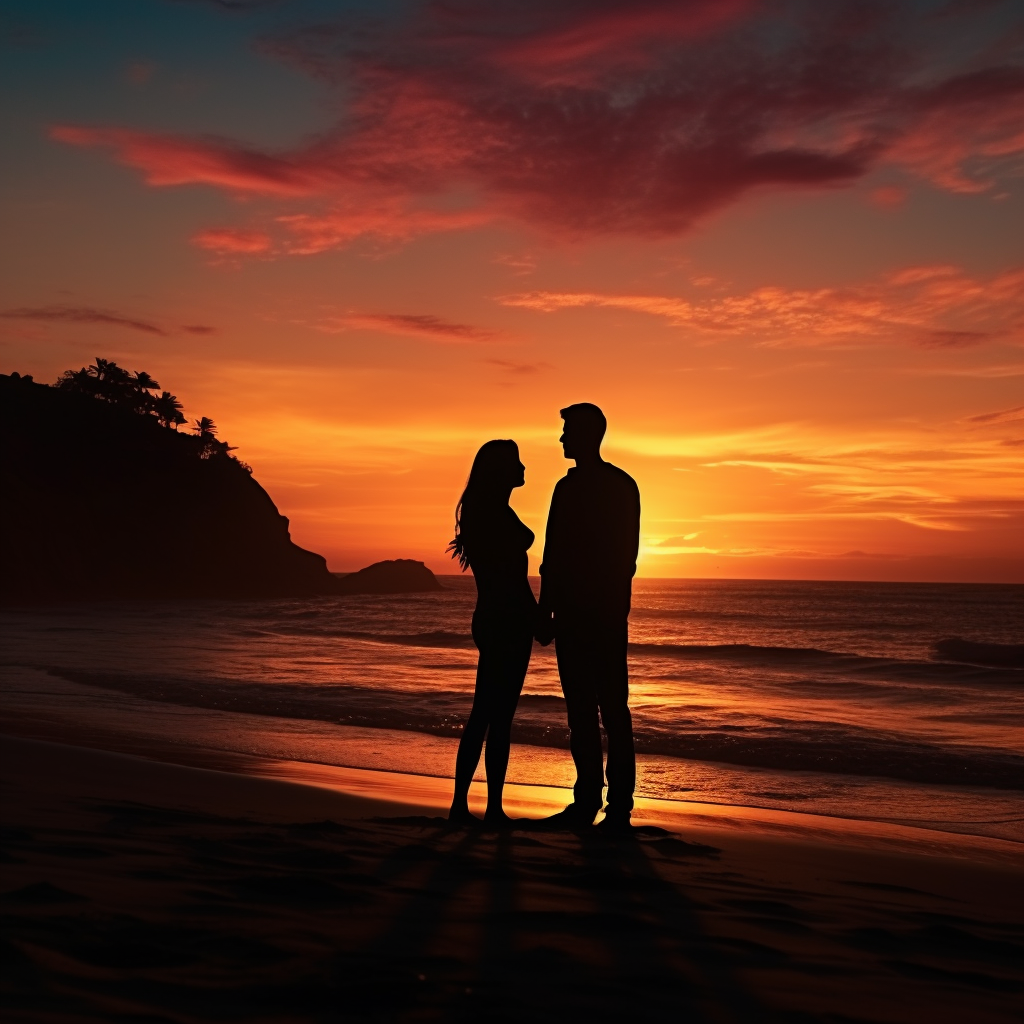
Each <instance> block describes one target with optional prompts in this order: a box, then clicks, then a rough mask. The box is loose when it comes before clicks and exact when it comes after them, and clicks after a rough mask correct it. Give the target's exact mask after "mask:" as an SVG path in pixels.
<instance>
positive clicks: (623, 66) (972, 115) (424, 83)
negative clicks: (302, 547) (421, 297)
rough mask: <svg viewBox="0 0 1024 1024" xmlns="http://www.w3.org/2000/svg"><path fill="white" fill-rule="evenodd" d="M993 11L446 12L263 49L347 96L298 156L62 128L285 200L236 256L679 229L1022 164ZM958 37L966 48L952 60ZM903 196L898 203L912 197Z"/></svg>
mask: <svg viewBox="0 0 1024 1024" xmlns="http://www.w3.org/2000/svg"><path fill="white" fill-rule="evenodd" d="M951 11H952V9H951ZM989 16H990V15H989V13H987V12H986V11H985V10H984V9H982V8H977V7H970V6H968V7H964V8H963V9H962V10H961V11H960V12H959V13H957V12H956V11H952V13H949V14H948V16H947V17H945V18H944V19H941V20H939V21H936V20H935V19H931V20H930V21H929V20H928V18H927V17H926V16H925V15H919V14H917V13H915V12H914V11H913V10H912V9H911V8H901V7H900V6H899V5H895V6H893V5H866V4H861V3H857V2H853V0H849V2H845V0H835V2H833V3H829V4H821V3H819V2H810V0H780V2H779V3H777V4H772V5H768V4H765V3H760V2H755V0H646V2H641V0H631V2H626V0H586V2H584V0H565V2H564V3H559V4H551V3H547V2H545V3H541V2H539V0H516V2H512V0H488V2H473V0H469V2H464V3H460V4H447V3H446V4H423V5H420V6H418V7H414V8H412V10H411V13H409V14H408V15H407V16H405V17H404V19H403V20H402V21H401V22H400V23H399V22H386V21H383V20H382V21H379V22H374V21H370V20H364V21H359V22H355V21H352V20H351V19H350V20H349V21H346V22H339V23H338V24H334V25H332V24H326V25H317V26H314V27H311V28H308V29H305V30H296V31H294V32H292V33H291V34H290V35H288V36H287V37H279V38H275V39H267V40H264V42H263V46H264V49H265V50H266V51H267V52H268V53H272V54H274V55H276V56H278V57H279V58H282V59H285V60H288V61H290V62H291V63H293V64H295V65H297V66H298V67H299V68H300V69H302V70H304V71H305V72H306V73H308V74H310V75H314V76H316V77H318V78H319V79H321V80H322V81H323V82H324V83H326V85H327V86H328V87H329V88H331V89H335V90H336V93H335V95H336V97H337V103H338V108H339V109H338V119H337V127H336V128H335V129H333V130H332V131H330V132H328V133H326V134H325V135H324V136H323V137H321V138H318V139H316V140H313V141H312V142H310V143H309V144H308V145H305V146H300V147H297V148H295V149H294V150H292V151H290V152H284V153H263V152H259V151H257V150H255V149H253V148H252V147H246V146H241V145H238V144H236V143H233V142H231V141H228V140H223V139H215V138H184V137H172V136H164V135H157V134H153V133H145V132H137V131H130V130H127V129H122V128H97V127H75V126H58V127H55V128H54V129H52V131H51V135H52V137H53V138H54V139H56V140H58V141H61V142H65V143H69V144H72V145H77V146H92V147H101V148H106V149H109V150H111V151H112V152H113V153H114V156H115V159H117V160H118V161H119V162H121V163H123V164H126V165H128V166H131V167H134V168H136V169H138V170H139V171H140V172H141V173H142V174H143V176H144V178H145V180H146V181H147V182H148V183H149V184H151V185H154V186H171V185H186V184H202V185H207V186H212V187H216V188H220V189H223V190H225V191H228V192H231V193H237V194H260V195H264V196H268V197H271V198H273V199H275V200H277V201H278V202H279V203H281V204H282V208H280V209H279V210H278V211H277V216H276V220H275V222H274V223H275V225H276V227H275V229H274V230H275V231H278V232H280V233H281V235H282V241H281V244H280V245H279V246H271V244H270V242H269V239H268V240H267V241H266V244H263V242H262V238H263V237H266V235H267V226H266V225H264V226H263V227H262V228H261V229H260V230H259V231H257V232H255V233H256V234H259V235H260V236H261V241H260V243H259V247H255V248H245V246H244V244H243V242H242V239H243V235H242V234H241V233H240V234H238V235H236V236H235V237H234V239H232V237H231V236H229V235H228V234H227V233H226V232H227V231H229V230H231V229H217V231H219V232H220V235H219V236H217V235H215V234H212V233H211V232H204V233H201V234H200V235H199V236H197V243H198V244H200V245H204V246H205V247H206V248H209V249H211V250H212V251H217V252H231V253H235V254H244V253H246V252H252V253H267V252H271V251H274V252H280V253H311V252H319V251H323V250H325V249H330V248H336V247H341V246H345V245H349V244H351V243H352V242H353V241H355V240H356V239H359V238H364V237H365V238H375V239H379V240H384V241H386V242H402V241H405V240H408V239H410V238H413V237H416V236H418V235H422V234H426V233H431V232H437V231H450V230H464V229H467V228H473V227H477V226H479V225H482V224H487V223H490V222H492V221H496V220H501V221H512V222H518V223H520V224H527V225H530V226H532V227H533V228H535V229H537V230H538V231H540V232H543V233H546V234H548V235H552V236H560V237H568V238H587V237H592V236H596V235H602V234H603V235H610V234H628V235H634V236H647V237H654V236H668V235H673V234H679V233H681V232H685V231H686V230H688V229H689V228H690V227H691V226H692V225H693V224H694V223H695V221H697V220H699V219H700V218H702V217H705V216H707V215H708V214H710V213H713V212H714V211H716V210H719V209H721V208H723V207H725V206H727V205H729V204H731V203H735V202H737V201H738V200H740V199H741V198H742V197H743V196H745V195H747V194H748V193H750V192H751V191H752V190H757V189H765V188H774V189H808V188H811V189H820V188H835V187H841V186H845V185H849V184H851V183H853V182H856V181H857V180H859V179H860V178H862V177H863V176H864V175H865V174H866V173H867V172H868V171H870V170H872V169H873V168H876V167H878V166H882V165H885V164H890V165H894V166H896V167H898V168H900V169H902V170H903V171H905V172H906V173H908V174H910V175H913V176H916V177H918V178H920V179H924V180H927V181H929V182H931V183H932V184H934V185H935V186H937V187H939V188H944V189H948V190H952V191H959V192H972V191H974V192H977V191H984V190H986V189H989V188H990V187H992V185H993V183H994V182H996V181H997V180H999V179H1000V177H1001V176H1005V175H1007V174H1013V173H1017V171H1018V169H1019V161H1020V158H1021V155H1022V154H1024V70H1022V69H1021V68H1019V67H1016V66H1012V65H1009V64H1007V65H1000V64H998V63H997V59H996V57H994V56H992V54H993V53H995V52H996V51H995V50H992V51H991V52H990V51H986V50H985V48H984V46H983V44H982V43H977V44H974V43H971V42H969V41H968V40H970V39H971V38H972V32H973V31H974V30H976V29H979V27H980V28H985V26H986V24H987V22H986V20H985V19H986V18H988V17H989ZM922 19H923V20H922ZM989 28H991V26H989ZM940 31H941V32H945V33H946V37H948V38H947V41H948V40H949V39H954V38H955V39H956V40H957V41H958V47H957V48H953V49H952V50H950V52H951V53H954V54H955V58H950V57H949V55H948V54H947V55H946V56H945V57H943V58H942V59H939V58H937V57H933V56H929V53H931V52H937V51H934V48H933V50H929V49H928V48H929V47H931V46H932V41H931V38H932V36H934V35H935V33H937V32H940ZM975 34H977V33H975ZM983 34H984V33H982V35H983ZM979 38H980V37H979ZM1015 161H1016V163H1015ZM897 188H898V187H897V186H887V187H886V188H885V189H884V190H876V193H875V197H874V198H875V201H876V202H879V203H882V204H883V205H884V204H889V205H894V204H895V203H896V202H897ZM218 237H219V238H220V241H221V243H222V244H219V245H218V244H213V243H214V242H216V241H217V238H218ZM233 244H234V245H235V247H232V245H233Z"/></svg>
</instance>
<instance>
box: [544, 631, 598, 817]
mask: <svg viewBox="0 0 1024 1024" xmlns="http://www.w3.org/2000/svg"><path fill="white" fill-rule="evenodd" d="M555 655H556V657H557V659H558V676H559V679H560V680H561V683H562V693H563V694H564V695H565V711H566V715H567V717H568V719H569V750H570V751H571V753H572V760H573V763H574V764H575V765H576V785H575V786H573V804H574V806H575V807H576V809H577V811H578V812H579V813H580V814H581V815H583V816H586V815H587V814H591V812H593V814H592V816H591V820H593V815H596V814H597V812H598V811H599V810H600V809H601V802H602V801H601V793H602V790H603V789H604V764H603V760H604V757H603V752H602V750H601V727H600V723H599V721H598V703H597V689H596V686H595V680H594V669H595V665H594V646H593V637H591V636H588V635H586V633H582V632H580V633H577V632H575V631H573V632H568V631H565V632H562V631H560V632H559V633H558V635H557V636H556V638H555Z"/></svg>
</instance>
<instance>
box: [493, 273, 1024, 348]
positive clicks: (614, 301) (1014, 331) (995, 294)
mask: <svg viewBox="0 0 1024 1024" xmlns="http://www.w3.org/2000/svg"><path fill="white" fill-rule="evenodd" d="M499 301H500V302H501V303H502V304H504V305H506V306H519V307H523V308H526V309H534V310H538V311H540V312H545V313H551V312H554V311H555V310H561V309H572V308H582V307H588V306H589V307H604V308H610V309H621V310H628V311H632V312H637V313H646V314H649V315H652V316H658V317H662V318H663V319H665V320H666V321H668V323H669V324H671V325H672V326H674V327H685V328H687V329H690V330H693V331H697V332H700V333H702V334H706V335H738V336H749V337H751V338H754V339H756V340H758V341H760V342H761V343H762V344H797V345H815V344H827V343H832V344H836V343H842V344H848V343H850V342H851V341H881V340H886V339H892V338H896V339H901V340H905V341H910V342H913V343H916V344H919V345H924V346H927V347H955V348H962V347H966V346H970V345H977V344H979V343H981V342H985V341H989V340H993V339H1017V340H1019V339H1020V338H1021V331H1022V328H1024V269H1015V270H1010V271H1006V272H1004V273H1002V274H997V275H996V276H994V277H992V278H989V279H988V280H976V279H974V278H971V277H969V276H968V275H966V274H965V273H963V271H961V270H958V269H957V268H955V267H945V266H943V267H910V268H907V269H906V270H903V271H900V272H898V273H896V274H892V275H889V276H888V277H887V278H884V279H882V280H880V281H874V282H867V283H865V284H863V285H860V286H855V287H849V288H817V289H787V288H778V287H774V286H765V287H761V288H755V289H753V290H752V291H749V292H746V293H744V294H738V295H725V296H716V297H714V298H699V299H696V300H692V299H686V298H682V297H675V296H659V295H608V294H598V293H591V292H526V293H522V294H519V295H507V296H503V297H502V298H500V299H499Z"/></svg>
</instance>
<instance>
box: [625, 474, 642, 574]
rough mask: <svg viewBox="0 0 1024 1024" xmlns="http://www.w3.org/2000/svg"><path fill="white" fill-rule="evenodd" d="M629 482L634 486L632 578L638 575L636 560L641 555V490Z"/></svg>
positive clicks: (631, 550)
mask: <svg viewBox="0 0 1024 1024" xmlns="http://www.w3.org/2000/svg"><path fill="white" fill-rule="evenodd" d="M629 482H630V483H631V484H632V487H631V488H630V510H629V530H630V533H629V538H630V539H629V551H628V557H629V563H630V571H629V575H630V578H632V577H634V576H635V575H636V560H637V556H638V555H639V554H640V488H639V487H637V485H636V481H635V480H634V479H633V478H632V477H630V478H629Z"/></svg>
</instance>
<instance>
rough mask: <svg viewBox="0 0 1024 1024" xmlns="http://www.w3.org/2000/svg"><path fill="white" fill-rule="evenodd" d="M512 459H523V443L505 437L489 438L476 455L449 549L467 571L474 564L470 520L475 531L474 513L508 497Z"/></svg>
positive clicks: (456, 515)
mask: <svg viewBox="0 0 1024 1024" xmlns="http://www.w3.org/2000/svg"><path fill="white" fill-rule="evenodd" d="M512 460H515V461H516V462H518V461H519V445H517V444H516V443H515V441H505V440H497V441H487V442H486V443H485V444H482V445H481V446H480V450H479V451H478V452H477V453H476V457H475V458H474V459H473V467H472V469H470V471H469V479H468V480H467V481H466V489H465V490H464V491H463V492H462V497H461V498H459V503H458V505H456V506H455V536H454V538H453V539H452V541H451V543H450V544H449V545H448V547H447V549H446V550H448V551H450V552H451V553H452V558H455V559H457V560H458V563H459V565H461V566H462V571H463V572H465V571H466V570H467V569H468V568H469V564H470V559H469V554H468V553H467V551H466V544H465V524H466V521H467V519H468V520H469V522H470V533H471V534H472V520H473V517H474V516H475V515H477V513H478V512H480V511H482V510H483V509H485V508H486V507H487V506H488V505H491V504H494V503H498V502H501V501H503V500H504V497H505V489H507V487H508V476H509V463H510V462H511V461H512Z"/></svg>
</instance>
